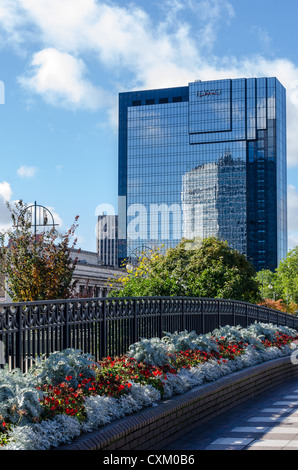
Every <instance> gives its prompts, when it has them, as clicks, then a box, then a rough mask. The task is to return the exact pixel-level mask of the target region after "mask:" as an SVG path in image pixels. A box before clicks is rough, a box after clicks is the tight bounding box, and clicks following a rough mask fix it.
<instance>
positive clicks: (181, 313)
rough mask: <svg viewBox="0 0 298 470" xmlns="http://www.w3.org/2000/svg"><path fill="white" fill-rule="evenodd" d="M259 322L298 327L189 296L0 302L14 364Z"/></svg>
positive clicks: (99, 354) (296, 321)
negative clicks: (66, 351)
mask: <svg viewBox="0 0 298 470" xmlns="http://www.w3.org/2000/svg"><path fill="white" fill-rule="evenodd" d="M255 321H258V322H264V323H273V324H276V325H285V326H289V327H291V328H294V329H297V330H298V317H295V316H293V315H289V314H286V313H282V312H280V311H276V310H271V309H268V308H265V307H260V306H258V305H252V304H248V303H245V302H238V301H233V300H217V299H204V298H187V297H140V298H96V299H94V298H92V299H71V300H55V301H38V302H26V303H3V304H0V341H1V342H2V343H1V344H2V345H3V344H4V361H2V362H4V363H5V364H8V365H9V367H10V369H14V368H19V369H21V370H22V371H26V370H28V367H30V365H31V364H32V362H33V360H34V358H35V357H36V356H40V355H46V356H48V355H49V354H50V353H52V352H54V351H61V350H63V349H66V348H76V349H80V350H82V351H83V352H86V353H90V354H92V356H94V358H95V359H96V360H100V359H101V358H103V357H106V356H115V355H121V354H123V353H125V352H127V350H128V348H129V346H130V345H131V344H132V343H134V342H136V341H138V340H139V339H140V338H152V337H162V336H163V334H164V332H170V333H174V332H175V331H184V330H188V331H193V330H195V331H196V332H197V333H199V334H200V333H208V332H211V331H212V330H213V329H215V328H218V327H219V326H225V325H231V326H237V325H241V326H243V327H245V326H248V325H250V324H251V323H254V322H255Z"/></svg>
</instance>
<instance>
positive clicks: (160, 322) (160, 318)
mask: <svg viewBox="0 0 298 470" xmlns="http://www.w3.org/2000/svg"><path fill="white" fill-rule="evenodd" d="M162 310H163V299H160V315H159V332H158V337H159V338H161V337H162V330H163V327H162V313H163V312H162Z"/></svg>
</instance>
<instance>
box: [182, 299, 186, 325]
mask: <svg viewBox="0 0 298 470" xmlns="http://www.w3.org/2000/svg"><path fill="white" fill-rule="evenodd" d="M185 330H186V320H185V301H184V299H182V331H185Z"/></svg>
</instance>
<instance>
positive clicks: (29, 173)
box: [17, 165, 37, 178]
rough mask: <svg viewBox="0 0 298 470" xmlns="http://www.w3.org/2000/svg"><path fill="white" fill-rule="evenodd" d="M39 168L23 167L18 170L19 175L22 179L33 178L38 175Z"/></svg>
mask: <svg viewBox="0 0 298 470" xmlns="http://www.w3.org/2000/svg"><path fill="white" fill-rule="evenodd" d="M36 172H37V168H36V167H34V166H25V165H22V166H20V168H18V170H17V173H18V175H19V176H21V178H33V177H34V176H35V175H36Z"/></svg>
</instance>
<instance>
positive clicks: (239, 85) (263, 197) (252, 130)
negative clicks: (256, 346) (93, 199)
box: [118, 78, 287, 270]
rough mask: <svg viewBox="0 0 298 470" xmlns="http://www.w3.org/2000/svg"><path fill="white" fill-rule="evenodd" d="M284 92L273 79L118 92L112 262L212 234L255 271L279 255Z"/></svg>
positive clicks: (283, 248)
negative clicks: (116, 230) (115, 235)
mask: <svg viewBox="0 0 298 470" xmlns="http://www.w3.org/2000/svg"><path fill="white" fill-rule="evenodd" d="M286 155H287V149H286V91H285V88H284V87H283V86H282V84H281V83H280V82H279V81H278V79H276V78H249V79H245V78H243V79H234V80H230V79H225V80H216V81H207V82H201V81H195V82H193V83H190V84H189V85H188V86H185V87H179V88H168V89H158V90H145V91H134V92H127V93H120V95H119V193H118V194H119V205H118V218H119V220H118V222H119V233H118V235H119V246H118V251H119V255H118V256H119V262H120V263H121V262H122V261H123V259H125V258H128V257H132V256H133V255H134V253H138V252H139V251H140V249H142V250H144V249H145V250H148V249H150V248H152V247H155V246H161V245H162V246H163V247H164V249H166V248H168V247H171V246H175V245H176V244H177V243H179V241H180V240H181V238H183V237H184V238H192V237H194V236H197V237H200V238H206V237H209V236H216V237H219V238H220V239H222V240H226V241H227V242H228V244H229V245H230V246H231V247H232V248H235V249H237V250H238V251H240V252H241V253H243V254H245V255H246V256H247V258H248V259H249V260H251V261H252V262H253V264H254V266H255V268H256V269H257V270H260V269H264V268H266V269H272V270H274V269H275V268H276V267H277V265H278V263H279V261H280V260H281V259H282V258H283V257H284V256H285V255H286V253H287V177H286V171H287V168H286Z"/></svg>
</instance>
